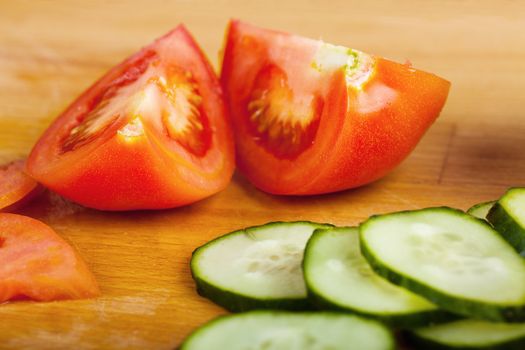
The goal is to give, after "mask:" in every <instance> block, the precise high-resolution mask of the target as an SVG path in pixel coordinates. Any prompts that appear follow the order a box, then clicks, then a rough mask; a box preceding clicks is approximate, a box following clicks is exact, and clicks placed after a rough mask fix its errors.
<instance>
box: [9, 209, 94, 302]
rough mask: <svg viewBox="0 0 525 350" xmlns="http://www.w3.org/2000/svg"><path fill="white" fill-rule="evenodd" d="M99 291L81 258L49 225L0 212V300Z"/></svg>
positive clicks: (80, 295) (77, 296)
mask: <svg viewBox="0 0 525 350" xmlns="http://www.w3.org/2000/svg"><path fill="white" fill-rule="evenodd" d="M99 294H100V291H99V289H98V286H97V283H96V281H95V278H94V277H93V275H92V274H91V272H90V271H89V270H88V268H87V266H86V264H85V263H84V261H82V259H81V258H80V257H79V256H78V254H77V253H76V252H75V251H74V250H73V248H72V247H71V246H70V245H69V244H67V243H66V241H64V240H63V239H62V238H60V236H58V235H57V234H56V233H55V231H53V230H52V229H51V228H50V227H49V226H47V225H45V224H44V223H42V222H40V221H38V220H35V219H31V218H30V217H27V216H22V215H15V214H6V213H3V214H1V213H0V303H1V302H5V301H7V300H14V299H27V298H28V299H32V300H38V301H51V300H61V299H83V298H93V297H96V296H98V295H99Z"/></svg>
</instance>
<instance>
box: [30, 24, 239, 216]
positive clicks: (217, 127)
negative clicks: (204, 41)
mask: <svg viewBox="0 0 525 350" xmlns="http://www.w3.org/2000/svg"><path fill="white" fill-rule="evenodd" d="M233 169H234V148H233V138H232V135H231V131H230V126H229V123H228V120H227V116H226V111H225V106H224V101H223V95H222V90H221V87H220V84H219V81H218V79H217V77H216V75H215V73H214V72H213V70H212V68H211V66H210V65H209V63H208V62H207V60H206V58H205V57H204V55H203V53H202V52H201V50H200V49H199V47H198V46H197V44H196V43H195V41H194V40H193V38H192V37H191V36H190V34H189V33H188V32H187V31H186V29H185V28H184V27H183V26H179V27H177V28H176V29H174V30H173V31H171V32H169V33H168V34H166V35H165V36H163V37H161V38H159V39H157V40H156V41H154V42H153V43H152V44H150V45H148V46H146V47H145V48H143V49H142V50H140V51H139V52H138V53H136V54H134V55H133V56H131V57H130V58H128V59H126V60H125V61H124V62H122V63H121V64H119V65H118V66H116V67H114V68H113V69H111V70H110V71H109V72H108V73H107V74H106V75H105V76H103V77H102V78H101V79H100V80H99V81H98V82H96V83H95V84H94V85H93V86H92V87H91V88H89V89H88V90H87V91H86V92H85V93H84V94H82V95H81V96H80V97H79V98H78V99H77V100H76V101H74V102H73V103H72V104H71V106H69V108H67V109H66V110H65V111H64V112H63V113H62V114H61V115H60V116H59V117H58V118H57V119H56V120H55V121H54V122H53V124H52V125H51V126H50V127H49V128H48V129H47V131H46V132H45V133H44V135H43V136H42V137H41V138H40V140H39V141H38V142H37V144H36V145H35V147H34V148H33V150H32V152H31V154H30V157H29V159H28V163H27V170H28V172H29V174H31V176H33V177H34V178H36V179H37V180H38V181H40V182H41V183H42V184H44V185H45V186H47V187H49V188H51V189H52V190H54V191H55V192H57V193H59V194H61V195H62V196H64V197H66V198H68V199H71V200H73V201H75V202H77V203H80V204H83V205H85V206H88V207H92V208H97V209H104V210H133V209H161V208H171V207H177V206H181V205H185V204H189V203H192V202H195V201H197V200H200V199H203V198H205V197H208V196H211V195H213V194H215V193H217V192H219V191H220V190H222V189H223V188H225V187H226V185H227V184H228V183H229V181H230V178H231V176H232V173H233Z"/></svg>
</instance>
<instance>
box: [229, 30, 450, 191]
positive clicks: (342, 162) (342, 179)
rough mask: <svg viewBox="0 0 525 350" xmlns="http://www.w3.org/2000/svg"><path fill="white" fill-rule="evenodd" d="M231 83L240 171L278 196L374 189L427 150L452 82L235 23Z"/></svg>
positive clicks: (231, 42) (405, 66)
mask: <svg viewBox="0 0 525 350" xmlns="http://www.w3.org/2000/svg"><path fill="white" fill-rule="evenodd" d="M224 51H225V53H224V58H223V65H222V72H221V82H222V84H223V87H224V89H225V92H226V95H227V99H228V104H229V106H230V112H231V113H230V114H231V118H232V124H233V128H234V133H235V139H236V151H237V165H238V168H239V170H240V171H241V172H242V173H244V175H245V176H246V177H247V178H248V179H249V180H250V181H251V182H252V183H253V184H254V185H255V186H257V187H258V188H260V189H262V190H264V191H267V192H270V193H275V194H291V195H309V194H319V193H328V192H334V191H339V190H344V189H348V188H353V187H357V186H361V185H364V184H367V183H370V182H372V181H374V180H376V179H378V178H380V177H382V176H384V175H385V174H387V173H388V172H389V171H391V170H392V169H393V168H394V167H395V166H396V165H398V164H399V163H400V162H401V161H402V160H403V159H404V158H405V157H407V156H408V154H409V153H410V152H411V151H412V150H413V149H414V147H415V146H416V145H417V143H418V142H419V140H420V139H421V137H422V136H423V134H424V133H425V131H426V130H427V128H428V127H430V125H431V124H432V123H433V122H434V120H435V119H436V118H437V117H438V115H439V113H440V111H441V109H442V107H443V105H444V104H445V101H446V98H447V95H448V91H449V88H450V83H449V82H448V81H446V80H444V79H441V78H439V77H437V76H435V75H433V74H430V73H426V72H423V71H420V70H416V69H414V68H412V67H411V66H410V65H408V64H399V63H395V62H391V61H389V60H386V59H384V58H380V57H375V56H372V55H368V54H365V53H363V52H360V51H357V50H352V49H348V48H345V47H342V46H335V45H331V44H327V43H324V42H322V41H318V40H312V39H307V38H303V37H300V36H296V35H291V34H287V33H282V32H277V31H271V30H267V29H261V28H258V27H255V26H252V25H250V24H247V23H243V22H240V21H232V22H231V23H230V26H229V29H228V33H227V36H226V44H225V50H224Z"/></svg>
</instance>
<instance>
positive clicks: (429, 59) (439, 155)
mask: <svg viewBox="0 0 525 350" xmlns="http://www.w3.org/2000/svg"><path fill="white" fill-rule="evenodd" d="M229 17H237V18H241V19H245V20H247V21H251V22H253V23H255V24H259V25H262V26H267V27H272V28H277V29H282V30H287V31H291V32H295V33H299V34H303V35H307V36H310V37H315V38H319V37H321V38H323V39H324V40H326V41H329V42H333V43H337V44H342V45H347V46H351V47H354V48H357V49H361V50H363V51H367V52H370V53H375V54H378V55H382V56H386V57H390V58H393V59H396V60H399V61H404V60H406V59H410V60H411V61H412V63H413V64H414V65H415V67H417V68H422V69H426V70H430V71H433V72H435V73H437V74H439V75H441V76H443V77H446V78H448V79H449V80H451V81H452V90H451V94H450V98H449V101H448V103H447V105H446V107H445V109H444V111H443V113H442V116H441V118H440V120H439V121H438V122H437V123H436V124H435V125H434V127H433V128H432V129H431V130H430V131H429V132H428V134H427V135H426V136H425V138H424V139H423V141H422V142H421V144H420V145H419V146H418V148H417V149H416V151H415V152H414V153H413V154H412V155H411V156H410V158H409V159H407V160H406V161H405V162H404V163H403V164H402V165H401V166H400V167H399V168H398V169H397V170H396V171H394V172H393V173H392V174H391V175H389V176H388V177H386V178H385V179H383V180H381V181H379V182H377V183H375V184H372V185H370V186H367V187H364V188H361V189H358V190H354V191H347V192H343V193H338V194H333V195H325V196H317V197H309V198H285V197H274V196H270V195H266V194H264V193H261V192H259V191H257V190H255V189H254V188H253V187H252V186H251V185H250V184H248V183H247V182H246V181H245V180H244V179H243V178H242V176H240V175H236V176H235V177H234V180H233V182H232V183H231V185H230V186H229V187H228V188H227V189H226V190H225V191H224V192H222V193H220V194H218V195H216V196H214V197H212V198H210V199H208V200H205V201H202V202H200V203H197V204H194V205H191V206H188V207H185V208H180V209H174V210H166V211H158V212H132V213H104V212H97V211H93V210H88V209H84V208H82V207H79V206H76V205H74V204H71V203H67V202H65V201H64V200H62V199H60V198H59V197H57V196H53V195H48V196H43V197H41V198H40V199H39V200H38V201H37V202H36V203H34V204H33V205H32V206H30V207H29V208H27V209H25V210H24V212H25V213H27V214H29V215H32V216H35V217H37V218H39V219H41V220H43V221H44V222H46V223H48V224H49V225H51V226H52V227H54V228H55V229H56V231H57V232H59V233H60V234H61V235H63V236H64V237H65V238H66V239H67V240H68V241H69V242H71V243H72V244H73V245H74V246H75V247H77V249H78V250H79V251H80V252H81V255H82V256H83V257H84V258H85V260H86V261H87V263H88V265H89V266H90V267H91V269H92V270H93V272H94V274H95V276H96V278H97V279H98V281H99V283H100V286H101V289H102V292H103V296H102V297H101V298H99V299H97V300H88V301H71V302H56V303H41V304H38V303H26V302H18V303H11V304H6V305H1V306H0V320H1V321H0V348H2V349H35V348H37V349H71V348H75V349H98V348H104V349H170V348H173V347H175V346H176V345H177V344H179V343H180V341H181V340H182V339H183V338H184V337H185V336H186V335H187V334H188V332H190V331H191V330H193V329H194V328H195V327H197V326H198V325H200V324H202V323H203V322H205V321H207V320H209V319H212V318H214V317H215V316H217V315H219V314H221V313H223V312H224V311H223V310H222V309H221V308H219V307H217V306H214V305H213V304H212V303H210V302H208V301H207V300H205V299H202V298H200V297H198V296H197V294H196V293H195V290H194V284H193V282H192V280H191V277H190V272H189V268H188V262H189V258H190V254H191V252H192V250H193V249H194V248H196V247H197V246H199V245H200V244H202V243H204V242H205V241H207V240H209V239H211V238H213V237H216V236H217V235H219V234H222V233H225V232H228V231H231V230H234V229H237V228H240V227H243V226H248V225H255V224H261V223H264V222H266V221H270V220H297V219H306V220H315V221H322V222H331V223H334V224H338V225H355V224H357V223H358V222H360V221H361V220H363V219H364V218H366V217H367V216H369V215H371V214H374V213H380V212H388V211H394V210H399V209H410V208H420V207H423V206H434V205H449V206H455V207H459V208H463V209H466V208H468V207H469V206H470V205H472V204H474V203H476V202H479V201H485V200H490V199H493V198H496V197H498V196H499V195H500V194H501V193H502V192H503V191H504V190H505V188H507V187H508V186H511V185H525V152H524V151H525V111H524V110H525V3H524V2H521V1H452V0H447V1H443V0H436V1H424V2H423V1H421V2H412V1H387V0H385V1H370V2H369V1H362V0H361V1H348V0H336V1H313V0H312V1H300V0H295V1H290V2H286V1H282V0H280V1H273V0H268V1H261V2H256V1H241V0H239V1H211V0H210V1H206V2H196V1H187V0H186V1H161V0H158V1H153V0H148V1H144V2H132V1H9V0H1V1H0V162H4V161H8V160H11V159H13V158H15V157H19V156H24V155H26V154H27V153H28V152H29V150H30V149H31V147H32V145H33V143H34V142H35V141H36V139H37V137H38V135H39V134H40V133H41V132H42V131H43V130H44V128H45V127H46V125H48V123H49V122H50V121H51V120H52V119H53V118H54V117H55V116H56V115H57V113H59V112H60V111H61V110H62V109H63V108H64V107H65V106H66V105H67V104H68V103H69V102H70V101H71V99H73V98H74V97H75V96H76V95H78V94H79V93H80V92H81V91H82V90H84V89H85V88H86V87H87V86H88V85H89V84H90V83H91V82H93V81H94V80H95V79H96V78H97V77H98V76H99V75H101V74H102V73H103V72H104V71H105V70H107V69H108V68H109V67H110V66H112V65H113V64H115V63H117V62H119V61H120V60H122V59H123V58H124V57H125V56H126V55H128V54H130V53H132V52H134V51H136V50H137V49H138V48H139V47H140V46H141V45H144V44H146V43H148V42H149V41H151V40H152V39H153V38H155V37H157V36H160V35H161V34H163V33H164V32H166V31H167V30H169V29H170V28H172V27H174V26H175V25H177V24H178V23H179V22H184V23H185V24H186V25H187V26H188V28H189V29H190V31H192V32H193V34H194V35H195V37H196V38H197V40H198V41H199V43H200V44H201V45H202V47H203V48H204V50H205V51H206V52H207V53H208V55H209V57H211V59H212V61H214V63H216V58H217V52H218V50H219V49H220V46H221V45H222V38H223V30H224V27H225V25H226V23H227V20H228V18H229Z"/></svg>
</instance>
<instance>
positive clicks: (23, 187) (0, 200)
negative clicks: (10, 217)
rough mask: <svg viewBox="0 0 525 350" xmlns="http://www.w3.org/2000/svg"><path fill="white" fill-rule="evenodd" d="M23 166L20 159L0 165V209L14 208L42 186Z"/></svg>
mask: <svg viewBox="0 0 525 350" xmlns="http://www.w3.org/2000/svg"><path fill="white" fill-rule="evenodd" d="M24 168H25V160H22V159H20V160H16V161H13V162H11V163H8V164H6V165H4V166H0V211H12V210H16V209H17V208H19V207H20V206H22V205H23V204H25V203H28V202H29V201H30V200H31V199H33V198H34V197H35V196H36V195H38V194H39V193H40V192H41V190H42V187H41V186H40V185H39V184H38V182H36V181H35V180H33V179H32V178H31V177H30V176H28V175H26V173H25V172H24Z"/></svg>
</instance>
